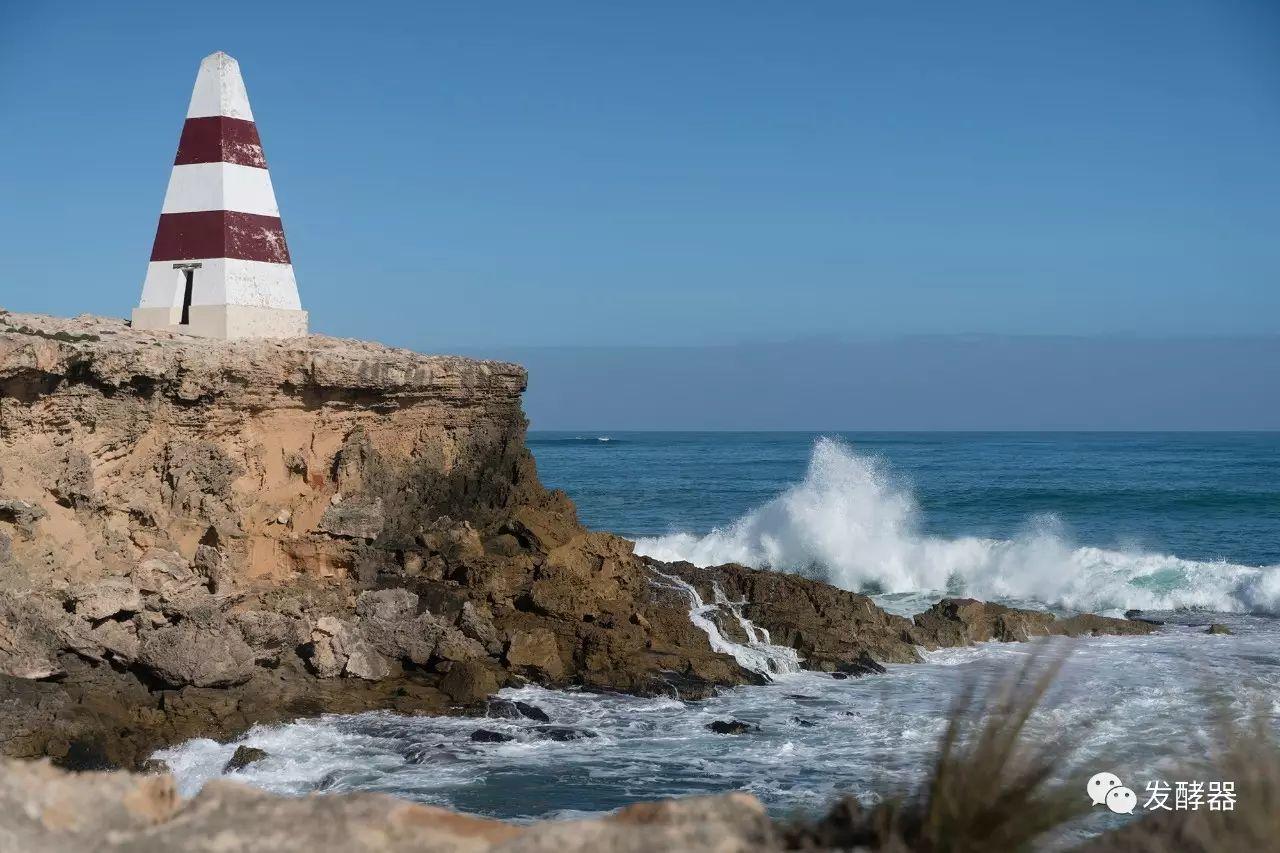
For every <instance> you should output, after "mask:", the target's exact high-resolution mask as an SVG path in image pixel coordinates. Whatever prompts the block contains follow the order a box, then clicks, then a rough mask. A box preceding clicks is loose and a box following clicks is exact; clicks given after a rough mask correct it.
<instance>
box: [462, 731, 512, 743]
mask: <svg viewBox="0 0 1280 853" xmlns="http://www.w3.org/2000/svg"><path fill="white" fill-rule="evenodd" d="M471 740H473V741H474V742H476V743H506V742H507V741H512V740H515V736H514V735H508V734H503V733H502V732H495V731H493V730H492V729H476V730H475V731H474V732H472V733H471Z"/></svg>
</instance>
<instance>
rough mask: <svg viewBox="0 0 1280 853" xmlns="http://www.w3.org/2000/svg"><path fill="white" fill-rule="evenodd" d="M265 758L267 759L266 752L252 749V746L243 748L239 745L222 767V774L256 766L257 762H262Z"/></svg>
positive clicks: (255, 748)
mask: <svg viewBox="0 0 1280 853" xmlns="http://www.w3.org/2000/svg"><path fill="white" fill-rule="evenodd" d="M266 757H267V751H266V750H265V749H258V748H257V747H254V746H244V745H243V744H241V745H240V746H237V747H236V751H235V752H234V753H233V754H232V756H231V758H230V759H228V761H227V763H226V764H225V765H224V766H223V768H222V772H223V773H234V772H235V771H237V770H243V769H244V768H246V767H248V766H249V765H250V764H256V763H257V762H259V761H262V760H263V759H264V758H266Z"/></svg>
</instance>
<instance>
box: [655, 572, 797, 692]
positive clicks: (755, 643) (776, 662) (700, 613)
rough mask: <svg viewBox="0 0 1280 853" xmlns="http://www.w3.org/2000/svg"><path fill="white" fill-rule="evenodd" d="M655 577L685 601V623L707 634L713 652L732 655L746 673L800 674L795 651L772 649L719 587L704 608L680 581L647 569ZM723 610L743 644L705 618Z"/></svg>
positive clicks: (766, 635) (693, 591)
mask: <svg viewBox="0 0 1280 853" xmlns="http://www.w3.org/2000/svg"><path fill="white" fill-rule="evenodd" d="M650 571H651V572H653V574H654V575H655V576H656V577H655V579H654V583H656V584H659V585H660V586H663V587H666V588H667V589H672V590H675V591H677V592H679V593H681V594H682V595H684V596H685V597H686V598H687V599H688V600H689V621H690V622H692V623H693V624H695V625H697V626H698V627H699V628H701V629H702V630H703V631H705V632H706V634H707V639H708V640H709V641H710V642H711V648H712V650H713V651H717V652H720V653H721V654H729V655H733V657H734V659H736V660H737V661H738V663H739V664H741V665H742V666H743V667H745V668H746V669H749V670H751V671H752V672H755V673H759V674H760V675H764V676H773V675H781V674H785V673H793V672H799V671H800V657H799V655H797V654H796V650H795V649H792V648H789V647H787V646H775V645H773V643H772V642H770V637H769V632H768V631H766V630H765V629H763V628H760V627H757V626H756V625H755V624H753V623H752V622H751V620H750V619H748V618H747V617H745V616H743V615H742V605H743V604H745V603H746V602H743V601H730V600H729V599H728V597H727V596H725V594H724V590H722V589H721V588H720V585H719V584H715V585H714V586H713V587H712V589H713V591H714V594H715V601H713V602H712V603H711V604H707V603H705V602H704V601H703V600H702V596H701V595H700V594H699V593H698V591H697V590H696V589H694V588H693V586H692V585H691V584H689V583H687V582H685V581H684V580H683V579H682V578H678V577H676V576H675V575H669V574H666V573H665V572H660V571H658V570H657V569H654V568H652V567H650ZM717 609H724V610H727V611H728V612H729V613H730V614H732V615H733V617H734V618H735V619H736V620H737V622H738V624H739V625H740V626H741V627H742V631H743V633H745V634H746V635H747V643H746V645H743V644H742V643H735V642H733V641H732V640H730V639H728V638H727V637H725V636H724V634H722V633H721V632H720V627H719V626H718V625H716V623H715V622H714V621H712V620H711V618H710V617H709V616H708V615H707V614H709V613H711V612H712V611H714V610H717Z"/></svg>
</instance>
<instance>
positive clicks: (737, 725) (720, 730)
mask: <svg viewBox="0 0 1280 853" xmlns="http://www.w3.org/2000/svg"><path fill="white" fill-rule="evenodd" d="M707 728H708V729H710V730H711V731H713V732H715V733H716V734H718V735H745V734H749V733H751V732H758V731H760V727H759V726H757V725H753V724H751V723H744V722H742V721H741V720H716V721H715V722H711V723H707Z"/></svg>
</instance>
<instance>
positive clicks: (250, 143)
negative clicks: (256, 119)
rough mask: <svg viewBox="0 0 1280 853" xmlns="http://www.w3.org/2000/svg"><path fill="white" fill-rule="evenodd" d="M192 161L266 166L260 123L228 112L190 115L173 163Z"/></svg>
mask: <svg viewBox="0 0 1280 853" xmlns="http://www.w3.org/2000/svg"><path fill="white" fill-rule="evenodd" d="M191 163H235V164H237V165H240V166H255V167H257V168H259V169H265V168H267V158H266V155H265V154H263V153H262V140H261V139H259V138H258V127H257V125H255V124H254V123H253V122H251V121H245V120H244V119H239V118H228V117H227V116H205V117H203V118H189V119H187V121H186V123H185V124H183V125H182V139H180V140H179V141H178V156H177V158H175V159H174V161H173V165H175V166H186V165H189V164H191Z"/></svg>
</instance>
